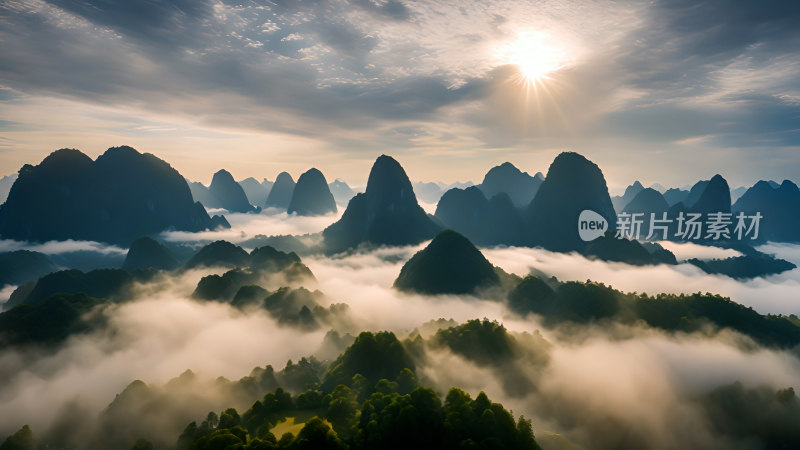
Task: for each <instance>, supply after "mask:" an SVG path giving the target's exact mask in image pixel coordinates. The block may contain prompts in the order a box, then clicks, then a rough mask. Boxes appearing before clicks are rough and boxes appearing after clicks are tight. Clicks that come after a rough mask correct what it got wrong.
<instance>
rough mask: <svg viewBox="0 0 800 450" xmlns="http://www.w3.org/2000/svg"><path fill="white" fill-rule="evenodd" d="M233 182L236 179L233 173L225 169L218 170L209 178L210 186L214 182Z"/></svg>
mask: <svg viewBox="0 0 800 450" xmlns="http://www.w3.org/2000/svg"><path fill="white" fill-rule="evenodd" d="M235 182H236V180H234V179H233V175H231V173H230V172H228V171H227V170H225V169H221V170H218V171H217V173H215V174H214V176H213V177H212V178H211V186H214V184H215V183H216V184H220V183H224V184H230V183H235Z"/></svg>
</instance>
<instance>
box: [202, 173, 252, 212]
mask: <svg viewBox="0 0 800 450" xmlns="http://www.w3.org/2000/svg"><path fill="white" fill-rule="evenodd" d="M208 190H209V191H210V192H211V193H212V194H214V196H215V197H216V199H217V200H218V202H219V205H220V206H221V207H223V208H225V209H227V210H228V211H231V212H251V211H253V210H254V208H253V206H252V205H251V204H250V202H249V201H248V200H247V195H246V194H245V193H244V189H242V186H241V185H239V183H237V182H236V180H234V179H233V175H231V174H230V172H228V171H227V170H225V169H221V170H219V171H217V173H215V174H214V177H213V178H211V186H209V187H208Z"/></svg>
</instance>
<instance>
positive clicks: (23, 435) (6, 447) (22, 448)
mask: <svg viewBox="0 0 800 450" xmlns="http://www.w3.org/2000/svg"><path fill="white" fill-rule="evenodd" d="M35 448H36V443H35V441H34V440H33V431H31V428H30V427H29V426H27V425H23V427H22V428H20V429H19V431H17V432H16V433H14V434H12V435H11V436H9V437H7V438H6V440H5V441H4V442H3V445H0V450H34V449H35Z"/></svg>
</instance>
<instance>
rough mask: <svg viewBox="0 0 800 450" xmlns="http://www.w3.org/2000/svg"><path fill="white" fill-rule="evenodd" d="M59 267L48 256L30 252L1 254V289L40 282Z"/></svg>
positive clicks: (17, 251) (21, 251) (18, 251)
mask: <svg viewBox="0 0 800 450" xmlns="http://www.w3.org/2000/svg"><path fill="white" fill-rule="evenodd" d="M56 270H58V267H57V266H56V265H55V264H53V262H52V261H50V258H48V257H47V255H45V254H43V253H39V252H32V251H28V250H16V251H13V252H6V253H0V287H3V286H5V285H7V284H10V285H20V284H23V283H27V282H29V281H35V280H38V279H39V278H40V277H43V276H44V275H47V274H48V273H51V272H55V271H56Z"/></svg>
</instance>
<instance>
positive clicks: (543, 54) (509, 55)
mask: <svg viewBox="0 0 800 450" xmlns="http://www.w3.org/2000/svg"><path fill="white" fill-rule="evenodd" d="M498 58H499V59H500V60H501V61H502V62H503V63H504V64H514V65H516V66H517V67H519V71H520V76H521V78H522V81H524V82H526V83H533V84H535V83H540V82H542V81H543V80H545V79H547V78H548V77H549V75H550V74H552V73H553V72H556V71H558V70H559V69H561V68H563V67H564V66H565V65H566V61H567V58H566V55H565V54H564V51H563V50H562V49H561V48H559V47H558V46H557V45H556V44H555V43H553V42H552V40H551V39H549V36H548V35H547V34H544V33H520V34H519V36H518V38H517V40H516V41H513V42H509V43H508V44H506V45H505V46H504V47H503V48H501V49H500V51H499V54H498Z"/></svg>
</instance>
